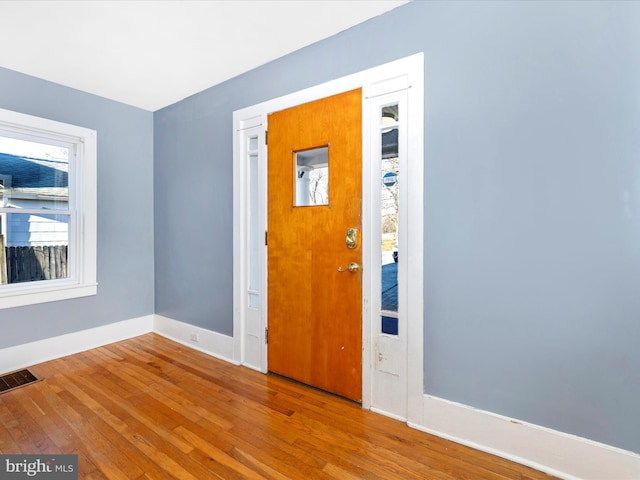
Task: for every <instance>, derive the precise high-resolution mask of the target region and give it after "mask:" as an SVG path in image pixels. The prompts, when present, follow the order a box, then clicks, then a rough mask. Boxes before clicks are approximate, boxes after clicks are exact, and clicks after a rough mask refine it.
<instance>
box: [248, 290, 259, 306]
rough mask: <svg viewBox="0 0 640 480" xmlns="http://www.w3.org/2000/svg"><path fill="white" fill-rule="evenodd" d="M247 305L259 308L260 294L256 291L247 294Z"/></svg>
mask: <svg viewBox="0 0 640 480" xmlns="http://www.w3.org/2000/svg"><path fill="white" fill-rule="evenodd" d="M249 307H250V308H260V295H258V294H257V293H250V294H249Z"/></svg>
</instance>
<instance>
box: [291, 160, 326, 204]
mask: <svg viewBox="0 0 640 480" xmlns="http://www.w3.org/2000/svg"><path fill="white" fill-rule="evenodd" d="M295 167H296V168H295V175H296V178H295V182H296V183H295V185H296V197H295V206H296V207H307V206H312V205H328V204H329V147H320V148H314V149H311V150H304V151H301V152H296V158H295Z"/></svg>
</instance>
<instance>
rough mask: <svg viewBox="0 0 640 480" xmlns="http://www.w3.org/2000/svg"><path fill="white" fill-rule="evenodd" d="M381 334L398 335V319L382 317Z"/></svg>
mask: <svg viewBox="0 0 640 480" xmlns="http://www.w3.org/2000/svg"><path fill="white" fill-rule="evenodd" d="M382 333H386V334H387V335H398V318H397V317H390V316H387V315H383V316H382Z"/></svg>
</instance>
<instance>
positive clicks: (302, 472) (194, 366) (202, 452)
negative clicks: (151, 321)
mask: <svg viewBox="0 0 640 480" xmlns="http://www.w3.org/2000/svg"><path fill="white" fill-rule="evenodd" d="M30 370H31V371H32V372H33V373H35V374H36V375H37V376H39V377H40V378H43V380H42V381H40V382H37V383H33V384H30V385H28V386H25V387H22V388H19V389H16V390H13V391H10V392H7V393H4V394H2V395H0V452H2V453H22V454H39V453H50V454H56V453H74V454H78V461H79V478H80V479H105V478H106V479H125V480H137V479H140V480H142V479H172V478H179V479H193V480H204V479H210V478H211V479H216V478H221V479H241V478H249V479H259V478H269V479H298V478H303V479H331V478H338V479H365V478H380V479H392V480H396V479H397V480H406V479H474V480H476V479H482V480H484V479H495V480H504V479H520V480H536V479H547V480H548V479H550V478H551V477H549V476H547V475H545V474H542V473H540V472H536V471H535V470H532V469H530V468H527V467H524V466H521V465H518V464H515V463H512V462H509V461H507V460H503V459H501V458H497V457H494V456H491V455H488V454H485V453H481V452H478V451H476V450H473V449H470V448H467V447H464V446H461V445H459V444H456V443H453V442H449V441H446V440H443V439H440V438H437V437H434V436H431V435H427V434H425V433H422V432H419V431H417V430H414V429H411V428H409V427H407V426H406V425H404V424H403V423H401V422H398V421H395V420H392V419H389V418H387V417H384V416H381V415H377V414H374V413H371V412H368V411H365V410H362V409H361V408H360V406H359V405H356V404H354V403H351V402H349V401H346V400H343V399H341V398H337V397H335V396H332V395H329V394H326V393H323V392H320V391H317V390H315V389H311V388H308V387H305V386H302V385H299V384H296V383H293V382H290V381H288V380H286V379H283V378H280V377H277V376H272V375H263V374H261V373H258V372H254V371H252V370H249V369H247V368H243V367H237V366H233V365H230V364H228V363H225V362H223V361H220V360H217V359H215V358H212V357H209V356H207V355H204V354H202V353H200V352H196V351H194V350H191V349H189V348H187V347H184V346H182V345H180V344H177V343H174V342H172V341H170V340H167V339H165V338H163V337H161V336H158V335H155V334H147V335H143V336H140V337H137V338H133V339H130V340H126V341H123V342H118V343H114V344H111V345H108V346H105V347H101V348H97V349H94V350H90V351H87V352H83V353H79V354H76V355H72V356H69V357H65V358H61V359H57V360H53V361H50V362H46V363H42V364H39V365H35V366H33V367H30Z"/></svg>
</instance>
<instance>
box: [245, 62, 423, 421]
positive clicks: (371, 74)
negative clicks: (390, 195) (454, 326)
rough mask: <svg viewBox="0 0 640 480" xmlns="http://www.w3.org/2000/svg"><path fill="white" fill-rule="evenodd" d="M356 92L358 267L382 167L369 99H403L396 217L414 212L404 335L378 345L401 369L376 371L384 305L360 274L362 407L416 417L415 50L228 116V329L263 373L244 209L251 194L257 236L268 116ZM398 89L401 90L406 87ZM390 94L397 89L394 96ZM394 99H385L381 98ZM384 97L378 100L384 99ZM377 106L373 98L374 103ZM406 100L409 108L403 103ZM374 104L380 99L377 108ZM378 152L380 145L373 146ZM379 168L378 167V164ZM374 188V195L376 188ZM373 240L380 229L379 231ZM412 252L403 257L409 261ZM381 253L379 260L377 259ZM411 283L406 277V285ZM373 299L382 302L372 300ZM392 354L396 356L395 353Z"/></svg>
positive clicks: (263, 220) (419, 318) (419, 158)
mask: <svg viewBox="0 0 640 480" xmlns="http://www.w3.org/2000/svg"><path fill="white" fill-rule="evenodd" d="M356 88H362V94H363V104H362V113H363V117H362V118H363V122H362V149H363V150H362V169H363V172H362V174H363V192H362V199H363V201H362V248H363V257H362V266H363V271H365V272H368V271H373V270H375V269H376V266H378V267H379V266H380V261H379V257H380V251H379V246H378V245H375V244H374V242H373V238H374V233H373V232H376V231H377V232H380V228H379V223H380V210H379V209H378V210H377V211H374V210H373V209H372V207H371V203H372V202H371V199H372V198H373V197H374V196H375V195H379V194H380V192H379V185H380V169H379V167H378V168H377V170H376V168H374V166H373V163H374V162H372V157H373V156H374V155H378V154H379V152H378V151H377V150H375V149H374V148H373V147H372V131H375V132H376V135H378V136H379V135H380V129H379V126H380V117H379V112H377V111H376V110H373V109H372V106H373V104H374V103H376V102H378V103H379V101H378V100H380V99H381V98H382V97H383V96H385V95H386V96H389V95H392V96H393V101H394V102H396V101H398V102H399V101H400V100H399V99H400V98H401V97H402V98H403V100H402V103H403V107H402V108H403V110H402V111H403V113H402V115H403V118H404V122H405V124H404V125H403V127H404V129H405V130H404V131H403V135H406V139H405V142H404V143H405V144H406V153H405V156H404V158H405V162H406V163H405V166H404V167H405V173H403V175H406V176H407V181H406V182H405V183H404V185H405V187H403V188H405V198H404V201H403V202H402V205H401V207H400V210H401V211H400V218H401V219H402V218H404V219H406V218H412V222H407V221H404V220H402V221H401V226H400V232H399V236H400V238H402V239H403V240H402V241H401V242H404V243H402V244H401V247H402V248H403V255H404V259H405V260H402V262H401V265H400V266H399V271H400V272H401V273H400V274H399V277H398V289H399V297H400V298H402V299H403V300H402V302H403V306H402V316H403V317H402V319H401V321H402V322H405V323H404V325H403V330H402V336H401V337H402V341H398V342H395V344H394V345H393V346H391V345H390V344H389V343H387V344H385V345H384V346H385V347H387V349H386V350H385V351H384V355H383V356H384V358H385V359H386V360H387V362H386V366H388V365H390V364H391V363H393V364H394V365H397V366H399V368H398V369H397V370H398V373H396V372H395V370H394V371H392V372H385V371H383V370H384V369H385V368H386V367H385V366H382V368H380V367H381V366H380V361H379V360H376V359H379V358H380V356H379V355H378V353H381V349H380V345H379V343H380V342H381V340H380V338H381V336H380V335H379V334H378V333H379V330H380V329H379V325H380V309H379V308H378V309H374V308H372V304H373V302H372V299H373V298H374V297H377V296H379V295H380V281H379V277H374V276H372V275H369V274H366V275H364V276H363V291H362V298H363V303H362V312H363V313H362V315H363V318H362V332H363V336H362V346H363V356H362V406H363V408H365V409H376V411H379V412H381V413H384V414H385V415H388V416H392V417H394V418H403V419H404V418H408V419H409V420H411V419H414V418H418V417H419V416H420V413H421V402H420V398H421V397H422V394H423V393H424V390H423V378H424V376H423V363H424V362H423V358H424V355H423V342H422V338H423V335H422V330H423V323H424V313H423V290H424V289H423V267H424V262H423V241H424V240H423V221H424V220H423V217H424V215H423V204H424V202H423V198H424V195H423V178H424V147H423V135H424V55H423V54H422V53H417V54H414V55H411V56H409V57H405V58H402V59H399V60H396V61H393V62H389V63H386V64H383V65H379V66H377V67H373V68H370V69H368V70H364V71H361V72H357V73H354V74H352V75H348V76H345V77H341V78H338V79H335V80H331V81H328V82H326V83H322V84H320V85H316V86H314V87H310V88H307V89H304V90H300V91H297V92H293V93H291V94H288V95H284V96H282V97H278V98H274V99H271V100H267V101H265V102H262V103H259V104H256V105H253V106H250V107H246V108H243V109H241V110H237V111H234V112H233V132H234V142H233V149H234V152H233V155H234V162H233V178H234V182H233V184H234V189H233V190H234V194H233V211H234V213H233V218H234V220H233V222H234V227H233V246H234V249H233V266H234V267H233V285H234V306H233V331H234V337H233V341H234V352H235V357H234V358H236V359H237V360H238V361H240V362H241V364H242V365H244V366H247V367H249V368H253V369H256V370H259V371H261V372H267V370H268V365H267V349H266V348H265V341H266V331H267V326H268V318H267V313H268V312H267V304H268V299H267V291H266V284H267V282H266V277H267V264H266V251H265V249H264V248H262V249H261V250H260V263H261V265H260V267H259V269H258V270H259V275H260V277H261V280H260V289H261V291H259V292H255V291H249V288H248V285H249V268H248V261H247V259H248V258H249V256H250V250H249V234H250V225H249V220H250V215H249V214H248V211H249V207H250V200H251V197H250V195H249V193H251V192H253V194H254V195H257V196H256V197H255V198H254V200H255V199H257V200H258V204H259V207H258V208H259V210H260V211H259V214H258V215H257V227H255V230H256V231H258V232H259V233H261V232H263V231H266V228H267V217H266V211H267V205H266V187H267V178H266V171H267V170H266V164H267V160H268V151H267V150H268V146H266V147H265V146H264V143H263V142H262V139H263V138H264V132H265V131H266V130H267V127H268V125H267V121H268V114H269V113H272V112H277V111H280V110H284V109H286V108H290V107H294V106H296V105H300V104H303V103H307V102H311V101H314V100H317V99H320V98H325V97H329V96H331V95H335V94H338V93H342V92H346V91H349V90H353V89H356ZM402 92H404V93H402ZM394 94H395V95H394ZM387 100H389V101H391V97H387ZM380 101H382V100H380ZM376 105H377V103H376ZM405 105H406V108H405ZM379 106H380V105H378V107H379ZM250 129H255V130H251V135H256V133H255V132H259V134H260V135H263V136H261V137H259V138H260V141H259V149H258V156H259V165H260V167H259V169H258V177H259V185H260V186H259V188H258V189H257V191H256V189H253V190H252V189H251V188H250V180H251V179H250V176H249V174H250V170H249V168H248V167H247V162H246V157H247V155H246V153H247V152H246V148H245V147H244V145H246V137H247V135H248V132H249V130H250ZM378 148H379V147H378ZM376 165H377V164H376ZM372 186H377V187H378V191H377V193H374V192H372V190H371V188H372ZM377 238H379V234H378V236H377ZM408 258H411V259H412V261H411V263H409V262H408V261H407V260H406V259H408ZM376 259H378V260H376ZM409 279H411V281H409ZM255 293H257V294H258V295H259V296H260V298H261V302H260V311H253V309H252V308H250V307H249V306H248V301H247V298H248V294H255ZM378 304H379V302H378ZM391 357H393V358H391Z"/></svg>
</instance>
